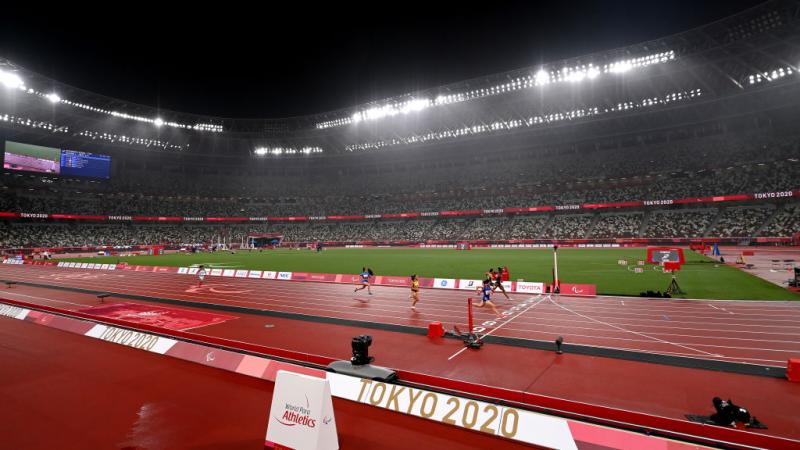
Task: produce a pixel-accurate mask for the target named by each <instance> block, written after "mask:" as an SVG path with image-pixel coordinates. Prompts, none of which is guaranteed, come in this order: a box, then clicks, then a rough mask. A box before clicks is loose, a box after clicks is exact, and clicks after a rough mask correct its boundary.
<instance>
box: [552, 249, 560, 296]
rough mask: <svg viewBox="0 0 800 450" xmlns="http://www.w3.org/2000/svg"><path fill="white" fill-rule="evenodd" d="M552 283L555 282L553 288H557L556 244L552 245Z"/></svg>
mask: <svg viewBox="0 0 800 450" xmlns="http://www.w3.org/2000/svg"><path fill="white" fill-rule="evenodd" d="M553 277H554V278H555V280H553V283H555V286H554V289H556V288H558V285H559V282H558V246H553Z"/></svg>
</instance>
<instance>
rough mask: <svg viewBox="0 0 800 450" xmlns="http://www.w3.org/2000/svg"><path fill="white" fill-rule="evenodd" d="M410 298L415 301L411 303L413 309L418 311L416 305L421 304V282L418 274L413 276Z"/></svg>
mask: <svg viewBox="0 0 800 450" xmlns="http://www.w3.org/2000/svg"><path fill="white" fill-rule="evenodd" d="M408 298H410V299H412V300H413V301H412V302H411V309H413V310H414V311H416V310H417V307H416V304H417V302H419V280H418V279H417V275H416V274H414V275H411V295H409V296H408Z"/></svg>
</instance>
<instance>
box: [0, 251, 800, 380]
mask: <svg viewBox="0 0 800 450" xmlns="http://www.w3.org/2000/svg"><path fill="white" fill-rule="evenodd" d="M0 278H2V279H9V280H18V281H26V282H31V283H38V284H47V285H52V286H61V287H75V288H83V289H90V290H97V291H110V292H115V293H121V294H131V295H142V296H149V297H159V298H168V299H177V300H189V301H193V302H207V303H214V304H221V305H231V306H237V307H244V308H251V309H255V310H269V311H281V312H288V313H296V314H306V315H311V316H319V317H331V318H338V319H351V320H360V321H367V322H380V323H385V324H395V325H405V326H413V327H427V324H428V323H429V322H433V321H438V322H442V323H444V324H445V325H446V326H447V325H453V324H462V325H463V324H464V323H465V322H466V302H465V299H466V298H467V297H468V296H469V295H470V293H469V292H465V291H451V290H433V289H431V290H424V291H423V292H422V293H421V297H422V301H421V303H420V304H419V305H418V308H417V312H414V311H411V309H410V308H409V307H408V306H409V301H408V298H407V296H408V291H407V289H405V288H393V287H375V288H374V292H375V295H372V296H369V295H367V294H366V292H364V291H360V292H358V293H356V294H354V293H353V291H352V286H350V285H340V284H327V283H313V282H290V281H276V280H250V279H242V278H222V277H210V278H208V279H207V280H206V283H205V285H204V286H203V287H202V288H198V287H196V278H194V277H192V276H189V275H179V274H166V273H150V272H134V271H99V270H80V269H63V268H56V267H45V266H2V267H0ZM511 298H512V300H511V301H508V300H505V299H504V298H503V297H502V295H499V294H497V295H495V296H494V299H495V303H496V304H497V305H498V306H499V307H500V309H501V310H504V314H505V318H504V319H502V320H499V321H497V320H494V318H493V315H492V314H491V313H490V312H489V311H488V310H476V313H475V316H476V320H475V322H476V326H480V327H481V328H483V330H482V332H483V333H486V334H491V335H494V336H498V337H512V338H521V339H529V340H538V341H552V340H554V339H555V337H557V336H563V337H564V339H565V341H566V342H567V343H571V344H580V345H587V346H594V347H602V348H608V349H621V350H631V351H638V352H646V353H655V354H663V355H674V356H675V355H676V356H684V357H691V358H700V359H713V360H721V361H730V362H742V363H750V364H759V365H766V366H775V367H785V365H786V361H787V359H789V358H790V357H800V303H794V302H773V301H764V302H743V301H702V300H679V299H677V300H676V299H640V298H635V297H597V298H592V299H587V298H576V297H563V296H562V297H557V296H555V297H550V296H546V295H545V296H534V297H532V296H529V295H528V296H526V295H521V294H511ZM52 306H57V305H52ZM457 357H458V356H457V355H455V356H454V358H457Z"/></svg>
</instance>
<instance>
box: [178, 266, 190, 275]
mask: <svg viewBox="0 0 800 450" xmlns="http://www.w3.org/2000/svg"><path fill="white" fill-rule="evenodd" d="M178 273H180V274H184V275H185V274H187V273H189V268H188V267H178Z"/></svg>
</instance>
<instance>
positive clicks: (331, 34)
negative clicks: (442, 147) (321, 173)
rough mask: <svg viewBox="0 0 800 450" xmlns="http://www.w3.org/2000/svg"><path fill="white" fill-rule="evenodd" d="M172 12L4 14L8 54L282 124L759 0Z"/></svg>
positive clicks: (105, 87) (142, 7) (308, 5)
mask: <svg viewBox="0 0 800 450" xmlns="http://www.w3.org/2000/svg"><path fill="white" fill-rule="evenodd" d="M165 3H167V2H161V3H154V4H149V5H148V4H146V3H140V2H133V3H131V2H107V3H106V5H108V6H106V7H100V6H98V7H97V8H95V9H91V10H89V9H86V10H85V11H82V12H77V11H76V10H75V8H69V7H67V6H64V7H63V8H62V7H55V9H52V8H49V9H48V8H45V7H42V6H37V5H34V4H28V5H27V6H28V7H27V8H24V9H13V8H6V6H4V8H3V9H4V11H3V14H2V17H1V18H0V56H2V57H5V58H8V59H10V60H12V61H13V62H15V63H17V64H20V65H22V66H24V67H26V68H28V69H31V70H34V71H36V72H39V73H42V74H44V75H47V76H49V77H52V78H55V79H57V80H59V81H62V82H65V83H68V84H71V85H74V86H77V87H80V88H83V89H88V90H91V91H94V92H98V93H102V94H105V95H109V96H112V97H117V98H121V99H124V100H129V101H133V102H137V103H143V104H146V105H152V106H158V107H161V108H165V109H171V110H178V111H185V112H193V113H199V114H210V115H215V116H224V117H265V118H266V117H272V118H279V117H288V116H294V115H303V114H312V113H318V112H325V111H329V110H334V109H339V108H344V107H348V106H352V105H356V104H359V103H364V102H367V101H371V100H378V99H381V98H385V97H390V96H393V95H399V94H404V93H408V92H413V91H415V90H417V89H425V88H430V87H435V86H438V85H442V84H447V83H451V82H456V81H461V80H465V79H469V78H473V77H478V76H482V75H488V74H492V73H496V72H504V71H507V70H512V69H516V68H520V67H526V66H531V65H536V64H539V63H544V62H548V61H553V60H558V59H561V58H566V57H571V56H579V55H582V54H586V53H591V52H594V51H599V50H606V49H610V48H614V47H619V46H624V45H627V44H633V43H637V42H641V41H645V40H649V39H653V38H658V37H663V36H666V35H669V34H673V33H676V32H680V31H683V30H686V29H689V28H692V27H696V26H699V25H702V24H705V23H708V22H711V21H714V20H717V19H720V18H723V17H726V16H728V15H730V14H733V13H736V12H738V11H741V10H743V9H746V8H748V7H751V6H753V5H756V4H758V3H760V2H759V1H745V0H729V1H720V2H712V1H700V0H694V1H691V0H678V1H675V0H673V1H668V2H653V1H643V0H639V1H578V0H572V1H551V2H542V1H534V0H529V1H520V2H502V1H491V2H481V3H482V4H483V5H484V6H482V7H479V6H477V2H467V1H462V2H436V1H431V0H429V1H427V2H414V1H395V2H379V1H373V2H369V3H364V4H361V5H356V3H352V4H351V5H349V6H347V3H348V2H335V6H332V5H330V3H331V2H328V4H329V5H328V6H322V5H321V4H319V3H320V2H312V1H305V2H290V3H292V4H293V5H294V6H290V7H287V6H285V5H281V6H277V5H278V2H268V1H264V2H258V4H259V6H255V4H256V2H252V3H253V5H247V4H240V5H233V2H231V6H224V5H226V3H217V2H208V3H204V2H194V3H185V4H184V6H183V7H182V9H183V11H180V10H178V9H165V7H164V4H165ZM281 3H283V2H281ZM470 3H476V5H475V6H473V5H470ZM112 4H115V5H123V6H111V5H112ZM192 5H196V6H192ZM220 5H223V6H220ZM70 6H71V5H70ZM168 8H173V7H168Z"/></svg>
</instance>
